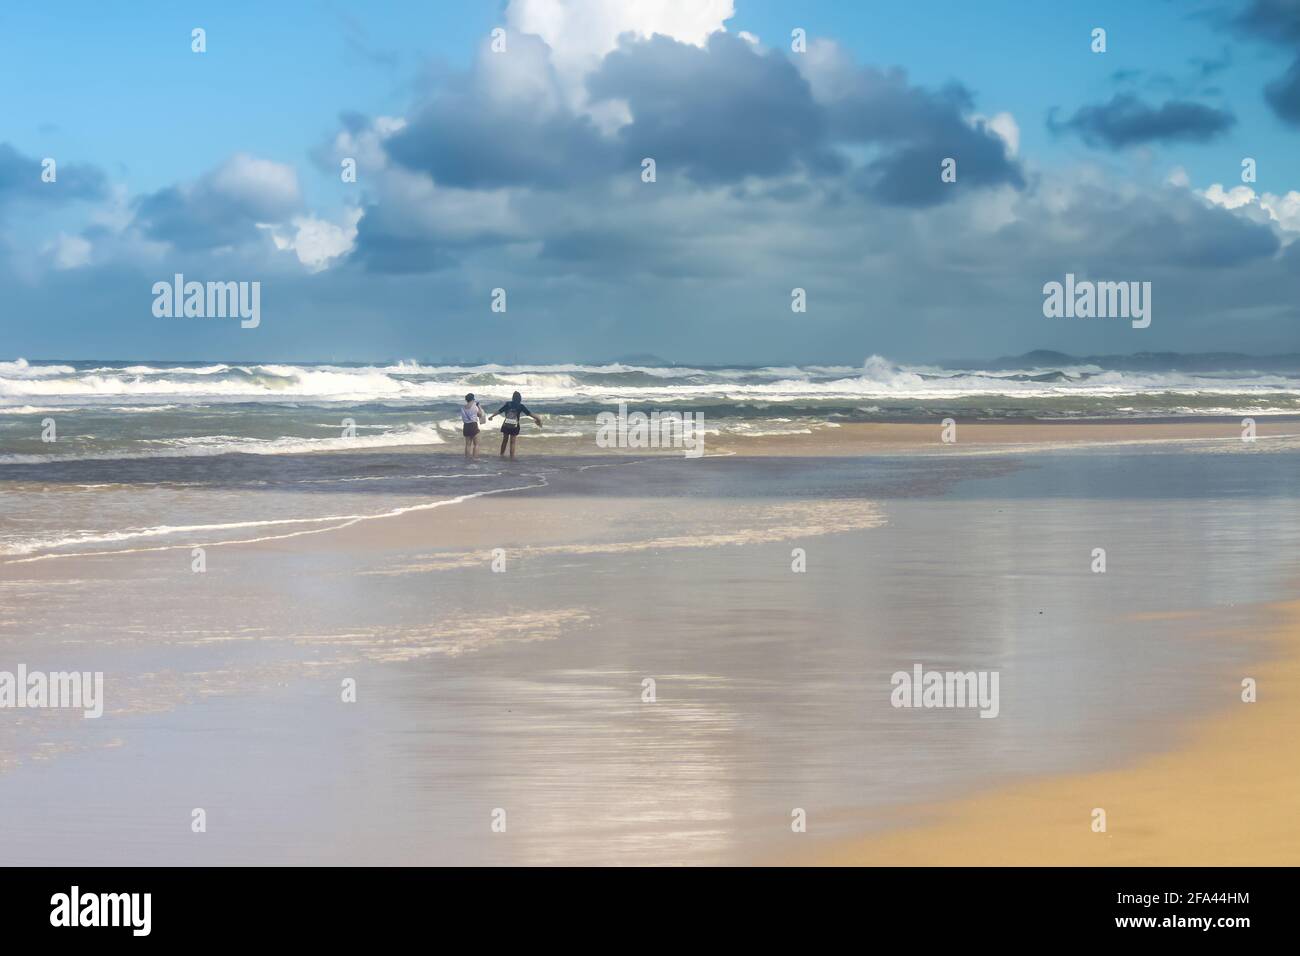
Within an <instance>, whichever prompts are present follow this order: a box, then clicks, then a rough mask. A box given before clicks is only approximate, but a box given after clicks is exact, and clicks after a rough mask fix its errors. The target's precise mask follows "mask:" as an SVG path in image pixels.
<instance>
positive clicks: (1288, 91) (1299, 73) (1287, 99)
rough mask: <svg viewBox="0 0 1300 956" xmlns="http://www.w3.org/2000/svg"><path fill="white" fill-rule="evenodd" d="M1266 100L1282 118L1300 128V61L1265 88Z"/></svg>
mask: <svg viewBox="0 0 1300 956" xmlns="http://www.w3.org/2000/svg"><path fill="white" fill-rule="evenodd" d="M1264 99H1265V100H1267V101H1268V105H1269V106H1271V107H1273V112H1274V113H1276V114H1277V115H1278V116H1279V117H1280V118H1282V119H1284V120H1286V122H1288V123H1290V124H1292V125H1293V126H1300V59H1297V60H1296V61H1295V62H1294V63H1292V64H1291V66H1290V67H1289V68H1288V69H1287V71H1286V72H1285V73H1283V74H1282V75H1281V76H1280V77H1278V78H1277V79H1276V80H1273V81H1272V82H1271V83H1269V84H1268V85H1267V86H1265V87H1264Z"/></svg>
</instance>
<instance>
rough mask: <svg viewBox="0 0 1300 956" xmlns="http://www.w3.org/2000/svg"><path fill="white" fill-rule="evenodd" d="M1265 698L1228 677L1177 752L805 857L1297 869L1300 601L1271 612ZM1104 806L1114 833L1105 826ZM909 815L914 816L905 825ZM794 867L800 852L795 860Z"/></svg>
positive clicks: (980, 803) (1259, 673)
mask: <svg viewBox="0 0 1300 956" xmlns="http://www.w3.org/2000/svg"><path fill="white" fill-rule="evenodd" d="M1258 614H1259V618H1260V621H1259V625H1258V630H1255V629H1252V630H1251V631H1250V632H1242V631H1237V632H1235V633H1233V632H1229V633H1225V634H1224V635H1223V636H1224V637H1227V638H1235V639H1249V634H1250V633H1253V634H1255V635H1262V638H1261V637H1256V638H1255V639H1256V640H1258V641H1259V644H1260V646H1259V647H1258V649H1257V652H1256V653H1257V654H1258V655H1259V656H1260V658H1261V663H1260V664H1259V665H1258V666H1254V667H1251V668H1249V669H1248V670H1249V674H1250V675H1253V678H1254V679H1255V680H1256V681H1257V683H1258V685H1259V686H1260V687H1266V688H1268V690H1267V691H1266V692H1263V693H1261V695H1260V697H1259V699H1258V700H1257V701H1256V702H1254V703H1245V702H1243V701H1241V699H1240V696H1238V698H1237V700H1236V702H1233V699H1232V692H1234V691H1239V690H1240V686H1239V685H1238V686H1237V687H1233V686H1232V685H1231V683H1230V682H1229V681H1228V680H1226V679H1225V681H1224V688H1223V689H1224V694H1223V702H1224V703H1223V705H1222V707H1220V708H1218V709H1216V710H1215V711H1214V712H1212V713H1211V714H1208V715H1206V716H1205V717H1202V718H1201V719H1198V720H1196V721H1195V722H1194V723H1193V724H1192V726H1191V727H1190V728H1189V729H1188V730H1187V733H1186V739H1185V741H1184V742H1183V743H1182V744H1181V745H1180V746H1179V747H1178V748H1177V749H1175V750H1174V751H1173V752H1171V753H1168V754H1162V755H1159V756H1155V757H1148V758H1146V759H1142V760H1139V761H1134V762H1132V763H1131V764H1130V765H1127V766H1124V767H1122V768H1121V769H1117V770H1111V771H1106V772H1101V773H1090V774H1079V775H1071V776H1064V777H1058V778H1051V779H1048V780H1043V781H1035V782H1032V783H1026V784H1023V785H1021V786H1018V787H1016V788H1012V789H1004V790H996V791H993V792H990V793H987V794H984V795H981V796H980V797H978V798H974V799H971V800H966V801H961V802H957V803H952V804H946V805H937V806H928V807H916V808H911V809H910V810H909V812H908V815H907V819H908V822H907V823H906V824H903V825H902V826H901V828H900V829H898V830H895V831H893V832H891V833H889V834H888V835H885V836H881V837H877V838H874V839H870V840H866V841H845V842H843V843H840V844H838V845H835V846H829V847H825V848H824V849H823V850H822V851H821V852H818V853H813V854H810V855H808V856H805V857H793V858H792V859H793V860H795V861H796V862H799V863H803V864H815V865H844V866H879V865H888V866H968V865H970V864H971V863H972V862H973V861H979V863H980V864H981V865H990V866H1042V865H1051V866H1188V867H1208V866H1216V867H1217V866H1295V864H1296V861H1297V860H1300V823H1298V822H1297V820H1296V814H1295V794H1296V792H1297V790H1298V789H1300V740H1297V737H1296V734H1295V727H1296V726H1297V722H1298V721H1300V694H1298V693H1297V688H1300V603H1297V602H1295V601H1290V602H1286V603H1281V604H1274V605H1267V606H1265V607H1263V608H1260V609H1259V611H1258ZM1095 807H1101V808H1104V809H1105V810H1106V812H1107V815H1108V821H1107V829H1106V831H1105V832H1097V831H1095V830H1094V829H1093V828H1092V820H1093V818H1092V815H1091V814H1092V810H1093V808H1095ZM899 823H900V824H902V820H900V821H899ZM785 862H789V861H785Z"/></svg>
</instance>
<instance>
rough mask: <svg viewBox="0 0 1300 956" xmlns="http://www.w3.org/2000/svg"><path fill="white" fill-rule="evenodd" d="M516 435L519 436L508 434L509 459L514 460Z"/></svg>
mask: <svg viewBox="0 0 1300 956" xmlns="http://www.w3.org/2000/svg"><path fill="white" fill-rule="evenodd" d="M518 437H519V436H518V435H511V436H510V460H511V461H514V460H515V439H516V438H518Z"/></svg>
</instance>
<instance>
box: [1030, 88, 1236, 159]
mask: <svg viewBox="0 0 1300 956" xmlns="http://www.w3.org/2000/svg"><path fill="white" fill-rule="evenodd" d="M1047 122H1048V126H1049V127H1050V128H1051V129H1052V130H1053V131H1054V132H1066V131H1073V132H1076V133H1078V134H1079V136H1080V137H1081V138H1082V139H1083V141H1084V142H1085V143H1087V144H1088V145H1089V146H1105V147H1107V148H1109V149H1123V148H1124V147H1126V146H1136V145H1139V144H1142V143H1155V142H1195V143H1203V142H1206V141H1208V140H1211V139H1213V138H1214V137H1215V136H1218V135H1220V134H1221V133H1223V132H1226V131H1227V130H1228V129H1229V128H1230V127H1231V126H1232V125H1233V124H1234V123H1236V122H1237V118H1236V117H1235V116H1233V115H1232V114H1231V113H1229V112H1228V111H1226V110H1220V109H1215V108H1214V107H1212V106H1206V105H1205V104H1203V103H1194V102H1191V101H1189V100H1170V101H1168V102H1166V103H1163V104H1161V105H1160V106H1159V107H1152V106H1148V105H1147V104H1146V103H1144V102H1143V101H1142V100H1140V99H1138V98H1137V97H1136V96H1134V95H1132V94H1131V93H1117V94H1116V95H1115V96H1114V97H1112V98H1111V100H1110V102H1108V103H1099V104H1095V105H1091V106H1082V107H1080V108H1079V109H1078V110H1076V111H1075V113H1074V115H1073V116H1072V117H1070V119H1068V120H1066V121H1065V122H1059V123H1058V122H1057V121H1056V120H1055V118H1054V117H1052V116H1049V117H1048V121H1047Z"/></svg>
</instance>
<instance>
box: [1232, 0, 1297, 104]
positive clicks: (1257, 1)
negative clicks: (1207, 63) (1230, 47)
mask: <svg viewBox="0 0 1300 956" xmlns="http://www.w3.org/2000/svg"><path fill="white" fill-rule="evenodd" d="M1236 25H1237V26H1238V27H1239V28H1240V29H1242V30H1243V31H1244V32H1246V33H1248V34H1250V35H1252V36H1254V37H1256V38H1258V39H1260V40H1264V41H1267V42H1269V43H1274V44H1278V45H1280V46H1283V47H1288V48H1290V49H1291V50H1292V51H1294V52H1295V53H1296V58H1295V59H1294V60H1292V62H1291V66H1290V67H1289V68H1288V69H1287V71H1286V72H1285V73H1283V74H1282V75H1281V76H1279V77H1278V78H1276V79H1274V80H1272V81H1271V82H1269V83H1268V84H1267V85H1266V86H1265V87H1264V99H1265V100H1266V101H1267V102H1268V105H1269V106H1270V107H1272V108H1273V112H1274V113H1276V114H1277V115H1278V116H1279V117H1280V118H1281V119H1282V120H1284V121H1286V122H1287V123H1290V124H1292V125H1293V126H1300V0H1252V2H1251V3H1250V5H1249V6H1248V7H1247V8H1246V9H1245V11H1243V12H1242V13H1241V15H1240V16H1238V17H1237V19H1236Z"/></svg>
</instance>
